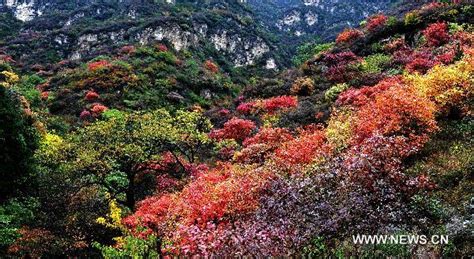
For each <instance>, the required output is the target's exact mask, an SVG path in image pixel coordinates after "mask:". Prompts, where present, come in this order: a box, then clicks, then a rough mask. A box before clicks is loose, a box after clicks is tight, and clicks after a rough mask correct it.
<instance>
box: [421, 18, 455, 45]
mask: <svg viewBox="0 0 474 259" xmlns="http://www.w3.org/2000/svg"><path fill="white" fill-rule="evenodd" d="M423 35H424V36H425V39H426V41H427V43H428V45H429V46H440V45H442V44H444V43H446V42H448V41H449V33H448V25H447V24H446V23H445V22H437V23H433V24H430V25H429V26H428V28H426V29H425V30H424V31H423Z"/></svg>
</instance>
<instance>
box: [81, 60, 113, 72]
mask: <svg viewBox="0 0 474 259" xmlns="http://www.w3.org/2000/svg"><path fill="white" fill-rule="evenodd" d="M110 65H111V64H110V62H109V61H107V60H99V61H95V62H92V63H89V64H87V68H88V69H89V71H92V72H93V71H96V70H99V69H103V68H106V67H110Z"/></svg>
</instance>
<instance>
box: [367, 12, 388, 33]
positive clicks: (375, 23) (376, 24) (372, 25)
mask: <svg viewBox="0 0 474 259" xmlns="http://www.w3.org/2000/svg"><path fill="white" fill-rule="evenodd" d="M387 20H388V18H387V16H385V15H383V14H377V15H374V16H372V17H370V18H369V19H368V21H367V25H366V28H367V30H369V31H375V30H377V29H380V28H382V27H383V26H385V24H386V23H387Z"/></svg>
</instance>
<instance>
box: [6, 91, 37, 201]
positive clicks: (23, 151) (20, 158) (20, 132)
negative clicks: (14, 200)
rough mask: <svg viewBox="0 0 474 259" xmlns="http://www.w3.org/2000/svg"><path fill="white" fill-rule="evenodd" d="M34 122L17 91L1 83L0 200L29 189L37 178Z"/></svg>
mask: <svg viewBox="0 0 474 259" xmlns="http://www.w3.org/2000/svg"><path fill="white" fill-rule="evenodd" d="M33 124H34V120H33V118H32V117H31V116H29V115H27V114H26V113H25V112H24V111H23V109H22V107H21V105H20V100H19V97H18V94H17V93H16V92H15V91H14V90H12V89H7V88H5V87H3V86H0V136H1V137H0V165H1V166H0V179H2V180H1V181H0V202H1V201H2V200H5V199H8V198H9V197H10V195H12V194H15V193H16V194H18V193H21V192H22V191H26V189H27V186H29V185H31V184H32V183H33V182H34V179H33V177H32V174H33V168H34V163H33V161H32V156H33V152H34V150H35V149H36V148H37V146H38V133H37V130H36V128H35V127H34V126H33ZM20 187H22V188H20Z"/></svg>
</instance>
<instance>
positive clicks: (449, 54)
mask: <svg viewBox="0 0 474 259" xmlns="http://www.w3.org/2000/svg"><path fill="white" fill-rule="evenodd" d="M455 57H456V51H455V50H453V49H451V50H448V51H446V52H445V53H442V54H440V55H438V56H436V60H437V61H439V62H441V63H443V64H451V63H453V62H454V58H455Z"/></svg>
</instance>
